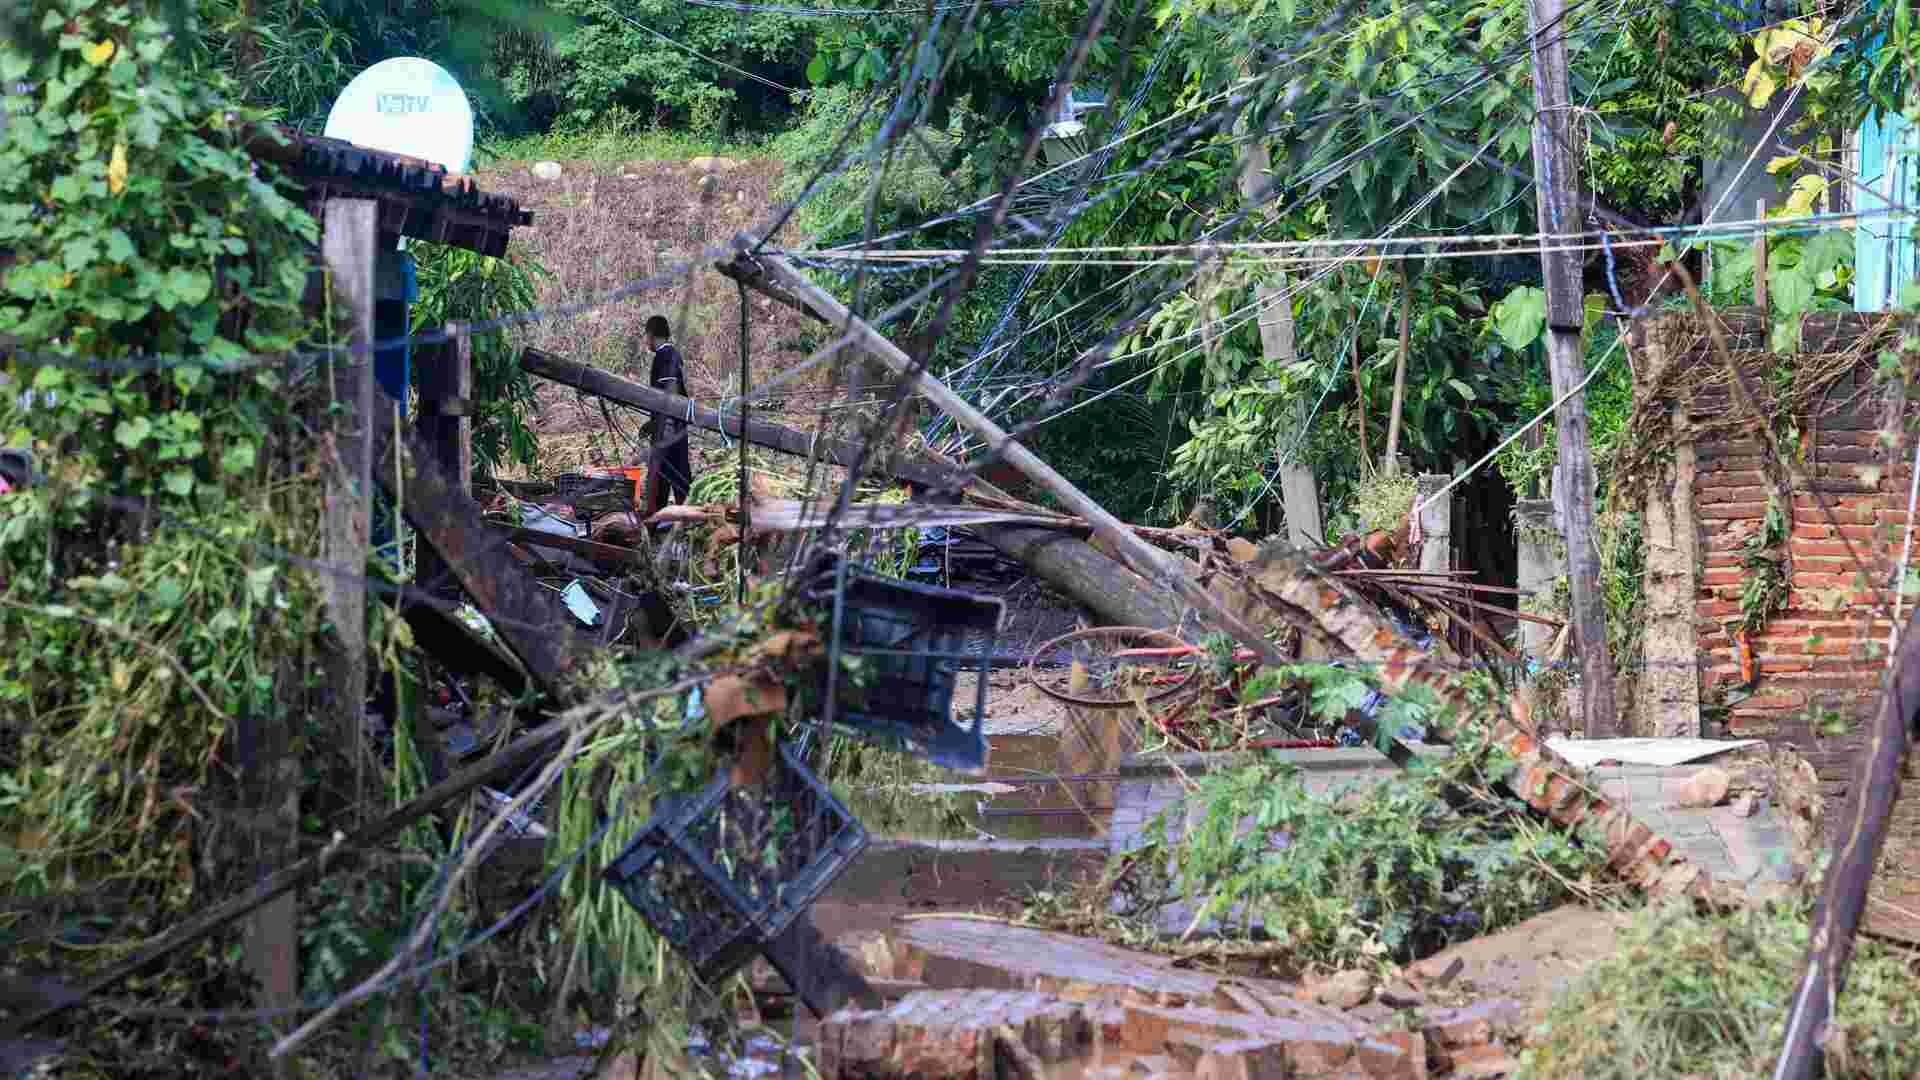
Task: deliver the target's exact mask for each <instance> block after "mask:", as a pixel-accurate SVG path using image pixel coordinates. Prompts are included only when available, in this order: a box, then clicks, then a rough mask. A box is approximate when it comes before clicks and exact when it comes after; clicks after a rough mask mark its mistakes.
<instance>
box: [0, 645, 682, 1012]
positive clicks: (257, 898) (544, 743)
mask: <svg viewBox="0 0 1920 1080" xmlns="http://www.w3.org/2000/svg"><path fill="white" fill-rule="evenodd" d="M708 677H709V676H708V675H700V676H694V677H689V678H686V679H682V680H680V681H678V682H675V683H672V684H669V685H667V686H663V687H658V688H656V689H653V690H646V691H641V692H640V693H638V694H635V695H631V696H627V697H624V698H623V699H621V702H620V703H621V704H631V703H633V702H637V701H642V700H646V699H648V698H653V697H659V696H661V695H664V694H673V693H679V692H680V691H682V690H685V689H687V688H689V687H692V686H695V685H698V684H699V683H701V682H703V681H705V680H706V679H707V678H708ZM611 704H613V703H612V702H601V703H598V704H597V705H588V706H583V707H582V708H606V707H608V706H609V705H611ZM578 722H579V711H578V710H577V709H576V710H573V711H570V712H569V713H568V714H567V715H565V716H562V717H560V718H558V719H555V720H553V721H550V722H548V723H546V724H542V725H541V726H539V727H537V728H535V729H533V730H532V731H529V732H527V733H526V734H525V735H522V736H520V737H519V738H518V739H515V740H514V741H513V742H511V743H509V744H508V745H507V746H506V747H504V748H502V749H501V750H500V752H499V753H497V754H494V755H493V756H492V757H489V758H487V759H486V760H485V761H477V762H475V763H473V764H472V765H469V766H467V767H466V768H464V769H462V770H460V771H459V772H457V773H455V774H453V775H452V776H450V777H448V778H447V779H445V780H442V781H441V782H439V783H438V784H435V785H434V786H432V787H430V788H428V789H427V790H426V791H424V792H422V793H421V794H420V795H418V796H417V797H415V798H413V799H412V800H410V801H408V802H406V803H404V804H403V805H401V806H399V807H397V808H395V809H394V810H393V811H392V812H390V813H388V814H386V815H384V816H382V817H381V818H380V819H379V820H377V821H373V822H369V823H368V824H366V825H363V826H361V827H360V828H359V829H356V830H354V832H353V833H352V834H350V835H342V834H338V833H336V834H335V835H334V839H333V841H332V842H331V843H329V844H328V845H327V846H326V848H324V849H323V850H321V851H318V852H316V853H314V854H312V855H308V856H306V857H305V858H302V859H298V860H295V861H294V862H292V863H290V864H288V865H287V866H284V867H281V868H280V869H279V870H276V871H274V872H273V873H271V874H269V875H267V877H266V879H265V880H263V881H261V882H260V883H259V884H258V885H255V886H254V887H253V888H251V889H248V890H247V891H246V892H244V893H242V894H240V895H239V896H236V897H233V898H232V899H229V900H224V901H222V902H220V903H218V904H215V905H214V906H213V907H211V908H208V909H206V910H205V911H202V912H201V913H200V914H198V915H195V916H193V917H192V918H189V919H188V920H186V921H185V922H183V923H180V924H178V925H177V926H175V927H174V928H173V929H172V930H169V931H167V932H166V933H165V934H162V935H161V936H160V937H159V938H157V939H155V940H154V941H153V942H152V943H151V944H149V945H147V946H145V947H144V948H142V949H140V950H139V951H138V952H136V953H135V954H134V955H133V956H132V957H131V958H129V959H127V960H125V961H122V962H121V963H119V964H116V965H114V966H113V967H112V968H110V969H108V970H107V971H105V972H102V973H101V974H100V975H97V976H95V977H94V978H93V979H91V980H89V981H88V982H87V983H86V984H85V985H83V986H81V987H80V988H79V992H78V993H76V994H75V995H73V996H72V997H69V998H66V999H63V1000H59V1001H55V1002H52V1003H50V1004H48V1005H47V1006H46V1007H44V1008H41V1009H38V1010H36V1011H34V1012H32V1013H29V1014H28V1015H26V1016H24V1017H21V1018H20V1019H19V1020H17V1021H15V1022H14V1024H13V1026H12V1027H11V1028H10V1029H8V1030H7V1032H6V1033H5V1035H4V1036H0V1037H3V1038H8V1039H12V1038H19V1037H20V1036H22V1035H24V1034H25V1033H26V1032H28V1031H31V1030H32V1029H33V1028H35V1027H38V1026H39V1025H41V1024H43V1023H45V1022H46V1021H48V1020H50V1019H52V1018H53V1017H55V1016H58V1015H59V1014H61V1013H63V1012H65V1011H66V1010H67V1009H69V1008H72V1007H73V1006H74V1005H77V1004H80V1003H81V1002H83V1001H86V1000H87V999H89V998H91V997H93V996H95V995H97V994H99V993H101V992H102V991H104V990H106V989H108V988H109V987H111V986H113V985H114V984H116V983H118V982H119V981H120V980H122V979H125V978H127V977H129V976H131V975H135V974H138V973H139V972H141V971H142V970H144V969H146V968H147V967H148V966H149V965H151V964H153V963H155V962H157V961H159V960H161V959H163V958H165V957H166V956H167V955H169V954H170V953H173V952H175V951H177V950H179V949H182V948H185V947H186V946H188V945H191V944H193V943H194V942H196V941H199V940H201V939H202V938H205V937H206V936H207V935H208V934H211V933H213V932H214V931H216V930H218V929H220V928H221V927H222V926H225V925H226V924H228V923H230V922H233V921H234V920H236V919H238V918H240V917H242V916H244V915H247V914H248V913H250V912H252V911H254V910H256V909H257V908H259V907H261V906H262V905H264V904H266V903H268V902H269V901H271V900H273V899H274V898H275V897H278V896H281V895H284V894H286V893H288V892H291V891H293V890H294V889H298V888H301V887H303V886H306V885H310V884H312V883H314V882H316V881H319V880H320V879H321V878H324V877H326V876H327V875H328V874H331V873H334V872H335V871H338V870H343V869H345V868H347V867H350V866H353V865H355V864H356V863H357V862H358V861H359V860H360V858H361V856H362V855H364V854H366V853H367V852H369V851H370V850H371V849H374V848H378V847H380V846H381V845H382V844H384V843H385V842H386V841H388V840H390V839H392V838H393V837H395V836H398V835H399V834H400V833H401V832H402V831H403V830H405V829H406V828H407V827H408V826H410V825H412V824H413V823H414V822H415V821H418V820H419V819H420V818H423V817H425V816H426V815H428V814H430V813H433V812H434V811H435V810H438V809H440V808H441V807H442V806H445V805H446V804H448V803H450V802H452V801H453V800H455V799H457V798H460V797H461V796H463V795H466V794H467V793H468V792H471V791H472V790H473V789H474V788H477V787H479V786H480V785H481V784H484V783H487V782H488V781H491V780H495V779H498V778H500V777H502V776H505V775H508V774H510V773H512V772H513V771H514V770H516V769H522V768H525V767H526V766H527V765H528V764H529V763H531V762H532V761H533V760H535V759H536V758H538V757H539V756H540V754H541V753H542V752H543V751H545V750H546V748H547V747H549V746H551V745H552V744H553V743H554V742H556V741H558V740H559V739H561V738H563V737H564V736H566V735H567V734H568V733H569V732H570V731H572V730H573V728H574V726H575V725H576V724H577V723H578Z"/></svg>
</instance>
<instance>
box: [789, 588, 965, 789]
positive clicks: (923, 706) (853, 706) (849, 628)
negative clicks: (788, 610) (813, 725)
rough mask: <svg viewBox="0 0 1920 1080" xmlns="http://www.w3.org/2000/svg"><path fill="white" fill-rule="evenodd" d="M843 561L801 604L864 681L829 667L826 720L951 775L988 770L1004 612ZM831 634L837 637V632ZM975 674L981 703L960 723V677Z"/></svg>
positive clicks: (822, 686)
mask: <svg viewBox="0 0 1920 1080" xmlns="http://www.w3.org/2000/svg"><path fill="white" fill-rule="evenodd" d="M844 576H845V580H844V585H845V590H846V591H845V594H844V599H843V602H842V603H840V604H839V605H838V613H837V615H836V604H835V601H834V593H835V589H836V587H837V586H838V585H839V583H840V568H839V565H838V563H837V560H835V559H833V558H831V557H830V558H828V559H825V560H823V561H822V562H820V563H817V564H815V567H814V568H813V570H812V571H811V573H810V576H809V578H808V583H807V586H806V588H805V593H804V595H805V596H806V598H807V600H808V602H809V604H810V605H811V606H813V607H814V608H815V609H816V616H817V617H818V618H819V619H820V621H821V623H822V624H823V625H825V626H827V627H828V628H831V627H833V626H834V623H835V620H836V619H837V620H838V623H839V627H840V629H839V634H838V637H839V641H840V654H841V656H842V657H843V658H847V657H851V658H856V659H857V660H859V661H860V664H859V667H860V673H859V675H858V676H857V677H856V676H852V675H850V674H849V673H848V672H846V671H844V670H841V669H840V668H836V667H835V666H834V665H832V664H831V663H829V664H826V665H823V668H822V671H821V675H820V682H819V685H818V688H817V693H818V696H819V705H820V707H821V708H822V709H823V710H825V709H828V708H829V703H831V706H830V707H831V713H832V715H829V716H826V717H825V719H826V720H827V721H828V722H829V723H832V724H833V725H835V726H836V727H838V728H840V729H842V730H844V731H847V732H849V733H851V734H853V735H856V736H858V737H860V738H863V739H867V740H870V741H873V742H877V743H880V744H882V745H886V746H892V747H896V748H899V749H904V750H907V751H909V752H911V753H915V754H919V755H921V756H923V757H925V758H926V759H927V760H929V761H931V762H933V763H934V764H936V765H941V766H944V767H946V768H950V769H979V768H982V767H984V766H985V765H986V763H987V736H986V728H985V726H984V724H985V715H986V706H987V673H988V669H989V667H990V666H991V665H992V662H993V660H992V658H993V652H994V642H995V638H996V637H997V636H998V634H999V631H1000V619H1001V614H1002V611H1003V605H1002V604H1001V602H1000V600H999V599H998V598H996V597H985V596H977V595H975V594H973V593H969V592H962V591H960V590H958V589H943V588H940V587H938V586H934V585H921V584H917V583H914V582H910V581H900V580H897V579H895V578H889V577H882V576H881V575H879V574H874V573H870V572H868V571H865V570H861V569H858V568H856V567H853V566H851V565H849V566H847V567H845V568H844ZM830 632H831V629H830ZM963 670H968V671H973V672H975V673H976V682H975V688H976V693H975V695H974V700H973V701H972V702H971V703H969V704H967V705H966V706H964V707H963V709H962V711H961V714H960V716H959V717H956V716H955V715H954V707H953V706H954V701H953V691H954V682H955V678H956V676H958V675H959V673H960V672H961V671H963Z"/></svg>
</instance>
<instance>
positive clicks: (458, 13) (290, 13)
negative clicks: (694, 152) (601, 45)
mask: <svg viewBox="0 0 1920 1080" xmlns="http://www.w3.org/2000/svg"><path fill="white" fill-rule="evenodd" d="M557 25H558V23H557V22H556V20H554V19H553V17H552V16H551V15H550V14H548V13H547V12H546V11H545V9H544V8H543V7H542V6H527V5H520V4H514V3H511V2H510V0H387V2H384V3H379V4H365V3H357V2H355V0H304V2H303V0H202V2H201V3H199V4H197V5H194V6H193V7H192V9H191V14H190V16H189V18H188V20H187V21H186V23H185V24H184V25H182V26H181V27H180V28H179V30H178V32H179V35H180V37H181V38H182V39H183V40H185V41H186V42H187V43H188V48H189V50H190V51H191V53H192V55H193V60H194V63H195V64H196V65H197V66H198V67H199V68H200V69H201V70H203V71H205V72H206V73H208V74H212V73H213V72H216V71H217V72H223V73H225V74H227V75H229V76H231V77H232V78H233V79H234V80H235V82H236V85H237V90H238V93H239V95H240V99H241V100H242V101H243V102H245V103H246V104H248V105H252V106H255V107H257V108H261V109H265V110H267V111H269V112H270V113H271V114H272V115H274V116H275V118H276V119H279V120H281V121H283V122H285V123H287V124H289V125H291V126H293V127H296V128H299V129H301V130H303V131H310V132H318V131H320V130H321V128H322V127H323V126H324V125H325V123H326V118H327V111H328V110H329V109H330V108H331V107H332V105H333V101H334V99H335V98H336V97H337V96H338V95H339V93H340V91H341V90H343V89H345V88H346V85H347V83H348V81H350V80H351V79H352V78H353V77H354V76H355V75H358V74H359V73H360V72H361V71H363V70H365V69H366V68H368V67H371V66H372V65H374V64H376V63H379V62H380V61H382V60H388V59H391V58H393V57H397V56H421V57H425V58H427V59H430V60H432V61H434V62H435V63H438V64H440V65H441V66H443V67H445V68H446V69H447V70H448V71H450V72H452V73H453V75H454V76H455V77H456V78H458V79H459V80H460V84H461V87H462V89H464V90H465V91H466V92H467V95H468V97H469V99H470V100H471V101H472V103H473V106H474V114H475V115H474V119H475V123H476V126H477V127H478V128H479V129H480V130H481V131H482V132H497V131H512V130H523V129H524V128H525V127H526V125H527V124H528V122H529V121H532V120H536V119H537V120H538V121H539V122H544V118H534V117H530V116H528V115H525V114H524V112H523V110H521V109H519V108H518V105H519V102H518V101H516V100H515V99H513V98H512V96H511V95H510V88H509V87H508V85H507V84H506V83H505V82H504V81H503V80H502V79H501V78H500V73H501V72H505V71H518V70H519V69H520V66H521V65H520V64H519V63H518V62H519V61H520V58H521V57H523V56H524V55H525V54H526V53H527V52H528V51H529V50H530V49H531V50H533V51H534V53H535V55H538V49H537V43H538V42H539V41H540V40H541V39H542V37H543V36H544V35H545V34H547V33H549V32H551V31H552V30H553V29H554V28H555V27H556V26H557Z"/></svg>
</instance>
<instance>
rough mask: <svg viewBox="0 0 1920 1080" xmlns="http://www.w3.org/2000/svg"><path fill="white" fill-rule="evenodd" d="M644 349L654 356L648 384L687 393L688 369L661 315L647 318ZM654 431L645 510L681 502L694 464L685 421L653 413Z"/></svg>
mask: <svg viewBox="0 0 1920 1080" xmlns="http://www.w3.org/2000/svg"><path fill="white" fill-rule="evenodd" d="M645 341H646V345H647V351H648V352H649V353H650V354H652V356H653V366H652V370H651V371H650V372H649V373H648V375H647V385H648V386H651V387H653V388H654V389H655V390H659V391H662V392H664V393H668V394H677V395H679V396H681V397H686V396H687V371H686V367H685V365H684V364H683V363H682V362H681V360H680V350H679V348H678V347H676V346H675V345H674V343H673V328H672V327H670V326H669V325H668V324H667V318H666V316H664V315H652V316H649V317H648V318H647V329H646V338H645ZM648 426H649V427H650V428H651V429H652V432H653V452H652V454H651V455H650V457H649V459H648V462H647V513H649V514H652V513H654V512H656V511H659V510H661V509H663V508H664V507H665V506H666V505H667V496H668V494H669V493H671V495H672V496H673V501H674V502H677V503H682V504H684V503H685V502H686V501H687V489H688V488H690V487H691V486H692V485H693V466H692V463H691V459H690V458H689V456H688V454H687V425H686V423H685V422H684V421H682V420H677V419H675V418H674V417H671V416H665V415H656V416H655V417H654V419H653V422H652V423H651V424H650V425H648Z"/></svg>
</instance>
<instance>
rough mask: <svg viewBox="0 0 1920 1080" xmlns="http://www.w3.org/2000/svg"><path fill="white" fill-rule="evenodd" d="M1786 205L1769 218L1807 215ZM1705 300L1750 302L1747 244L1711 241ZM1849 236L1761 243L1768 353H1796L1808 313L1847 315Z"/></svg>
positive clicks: (1825, 234) (1783, 237)
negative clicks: (1770, 323) (1767, 311)
mask: <svg viewBox="0 0 1920 1080" xmlns="http://www.w3.org/2000/svg"><path fill="white" fill-rule="evenodd" d="M1812 212H1813V211H1812V206H1811V205H1810V204H1809V205H1806V206H1801V207H1795V206H1791V205H1790V206H1788V207H1785V208H1783V209H1781V210H1778V211H1775V212H1774V213H1772V214H1769V215H1768V216H1770V217H1779V216H1795V217H1797V216H1800V215H1802V214H1808V213H1812ZM1709 246H1710V247H1711V249H1712V258H1713V262H1712V268H1713V272H1712V276H1711V277H1710V279H1709V280H1708V283H1707V299H1708V300H1709V302H1711V303H1713V304H1715V305H1718V306H1733V305H1738V304H1751V303H1753V274H1754V248H1753V245H1752V243H1750V242H1748V243H1714V244H1711V245H1709ZM1853 251H1854V245H1853V232H1852V230H1849V229H1827V230H1823V231H1820V232H1816V233H1813V234H1811V235H1804V234H1803V235H1794V234H1775V235H1774V236H1773V237H1771V238H1769V240H1768V241H1767V303H1768V306H1769V308H1770V314H1771V315H1772V316H1773V320H1774V324H1773V333H1772V345H1773V348H1774V351H1776V352H1781V353H1794V352H1798V351H1799V349H1800V316H1801V315H1804V314H1806V313H1807V312H1810V311H1848V310H1851V309H1852V301H1853Z"/></svg>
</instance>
